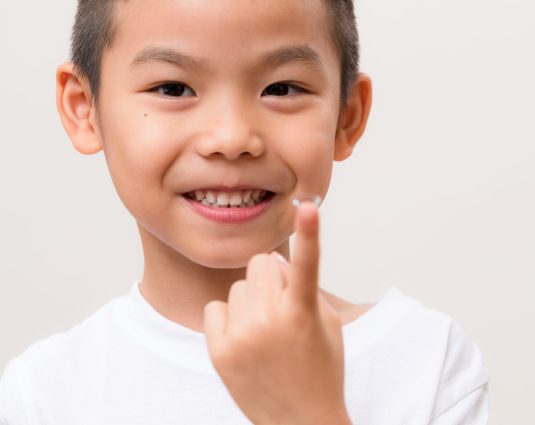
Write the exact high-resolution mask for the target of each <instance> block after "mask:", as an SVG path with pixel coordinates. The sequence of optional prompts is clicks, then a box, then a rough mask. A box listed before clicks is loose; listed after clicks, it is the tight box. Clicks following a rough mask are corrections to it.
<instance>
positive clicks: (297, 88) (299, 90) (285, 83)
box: [149, 81, 307, 98]
mask: <svg viewBox="0 0 535 425" xmlns="http://www.w3.org/2000/svg"><path fill="white" fill-rule="evenodd" d="M277 85H283V86H288V87H290V88H292V89H294V90H295V91H296V92H297V94H303V93H307V90H305V89H304V88H303V87H301V86H298V85H296V84H293V83H291V82H288V81H279V82H277V83H273V84H270V85H269V86H268V87H272V86H277ZM165 86H183V87H185V88H189V89H190V90H191V91H192V92H193V90H192V89H191V88H190V87H189V86H188V85H187V84H184V83H180V82H178V81H168V82H165V83H162V84H159V85H157V86H155V87H153V88H152V89H150V90H149V92H156V93H157V92H158V91H159V89H161V88H162V87H165ZM266 89H267V88H266ZM266 89H264V91H265V90H266ZM262 93H263V92H262ZM162 95H163V96H165V97H172V98H179V97H185V96H169V95H166V94H163V93H162ZM291 96H295V94H294V95H282V96H275V97H291Z"/></svg>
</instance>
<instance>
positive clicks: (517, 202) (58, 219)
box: [0, 0, 535, 425]
mask: <svg viewBox="0 0 535 425" xmlns="http://www.w3.org/2000/svg"><path fill="white" fill-rule="evenodd" d="M74 11H75V2H74V1H72V0H70V1H68V0H61V1H59V0H56V1H54V2H43V1H35V0H34V1H16V2H15V1H10V2H8V1H2V2H1V3H0V52H1V55H2V56H1V67H0V77H1V78H0V124H1V126H0V137H1V151H0V193H1V198H0V199H1V200H0V202H1V208H0V229H1V232H0V256H1V260H0V370H3V367H4V366H5V364H6V363H7V361H8V360H9V359H10V358H11V357H13V356H15V355H17V354H19V353H21V352H22V351H23V350H24V349H25V348H26V347H27V346H28V345H29V344H31V343H32V342H34V341H36V340H38V339H41V338H44V337H47V336H49V335H51V334H53V333H56V332H60V331H64V330H67V329H68V328H69V327H71V326H73V325H74V324H76V323H78V322H80V321H81V320H83V319H84V318H86V317H88V316H89V315H90V314H92V313H93V312H94V311H95V310H96V309H97V308H98V307H100V306H101V305H103V304H104V303H105V302H107V301H108V300H110V299H111V298H113V297H115V296H119V295H122V294H124V293H125V292H126V291H127V290H128V289H129V287H130V285H131V283H132V282H133V281H134V280H135V279H137V278H140V277H141V275H142V253H141V245H140V241H139V238H138V234H137V229H136V227H135V222H134V219H133V218H132V217H131V216H130V215H129V213H128V211H127V210H126V209H125V208H124V207H123V205H122V203H121V202H120V200H119V198H118V196H117V195H116V193H115V189H114V187H113V185H112V182H111V178H110V177H109V174H108V171H107V168H106V163H105V160H104V157H103V154H102V153H99V154H97V155H94V156H84V155H82V154H80V153H78V152H77V151H75V150H74V148H73V147H72V145H71V144H70V141H69V139H68V137H67V136H66V134H65V133H64V131H63V128H62V126H61V124H60V121H59V118H58V116H57V112H56V107H55V68H56V66H57V65H58V64H59V63H60V62H62V61H63V60H65V59H67V58H68V54H69V36H70V30H71V24H72V19H73V17H74ZM357 16H358V17H357V20H358V23H359V29H360V35H361V45H362V50H361V54H362V71H363V72H366V73H367V74H369V75H370V76H371V78H372V81H373V83H374V104H373V108H372V114H371V116H370V122H369V126H368V130H367V132H366V134H365V136H364V137H363V139H362V140H361V141H360V142H359V144H358V145H357V148H356V149H355V152H354V154H353V156H352V157H351V158H349V159H348V160H347V161H345V162H342V163H336V164H335V170H334V174H333V181H332V185H331V189H330V191H329V194H328V196H327V198H326V200H325V202H324V204H323V206H322V210H321V216H322V231H321V236H322V266H321V267H322V269H321V276H322V283H321V285H322V286H323V287H324V288H325V289H327V290H330V291H332V292H334V293H335V294H337V295H339V296H342V297H344V298H347V299H350V300H352V301H354V302H367V301H374V300H376V299H377V298H378V297H379V296H380V295H382V294H383V293H384V292H385V290H386V289H387V288H388V287H389V286H391V285H393V286H397V287H398V288H399V289H401V290H402V291H404V292H405V293H406V294H407V295H409V296H411V297H414V298H416V299H419V300H420V301H422V302H423V303H424V304H426V305H428V306H429V307H432V308H435V309H438V310H440V311H442V312H444V313H446V314H448V315H450V316H452V317H454V318H455V319H457V320H458V321H459V322H460V323H461V324H462V325H463V327H464V328H465V329H466V331H467V332H468V334H469V335H470V336H471V337H472V338H473V340H474V341H476V343H477V344H478V345H479V346H480V348H481V349H482V351H483V354H484V358H485V360H486V363H487V365H488V368H489V371H490V375H491V384H490V389H491V394H490V397H491V422H490V423H491V424H493V425H502V424H515V425H520V424H533V423H535V415H534V414H533V413H532V410H533V406H532V403H533V399H534V396H535V389H534V388H533V386H534V382H535V372H534V367H533V359H535V343H534V334H535V332H534V330H533V328H534V324H535V313H534V309H533V307H532V306H533V299H534V296H535V289H534V286H535V261H534V257H535V225H534V222H533V218H534V217H535V191H534V189H535V167H534V163H535V147H534V146H535V130H534V124H533V122H534V118H535V107H534V102H535V82H534V79H535V60H534V54H533V52H534V41H535V25H533V23H534V22H535V6H534V3H533V2H530V1H528V0H523V1H521V0H507V1H492V0H448V1H439V0H431V1H430V0H405V1H399V0H361V1H358V2H357Z"/></svg>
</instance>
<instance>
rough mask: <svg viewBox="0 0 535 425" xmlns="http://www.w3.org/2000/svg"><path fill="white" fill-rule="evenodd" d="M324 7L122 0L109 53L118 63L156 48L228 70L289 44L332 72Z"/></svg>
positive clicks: (292, 0) (230, 0) (239, 0)
mask: <svg viewBox="0 0 535 425" xmlns="http://www.w3.org/2000/svg"><path fill="white" fill-rule="evenodd" d="M325 7H326V6H325V3H324V0H150V1H149V0H128V1H121V2H117V3H116V8H115V11H114V22H115V30H116V37H115V40H114V44H113V46H112V49H111V50H113V51H114V55H120V56H121V62H122V63H126V62H127V61H128V63H130V62H131V61H133V60H135V58H136V57H139V55H140V53H141V54H142V52H143V51H146V50H147V49H148V48H151V47H154V46H160V47H164V48H165V47H168V48H176V49H177V50H179V51H182V52H185V53H187V54H188V55H191V56H195V57H198V58H200V59H201V60H202V61H203V62H204V64H205V65H206V66H208V67H209V66H210V65H211V64H212V65H213V64H215V63H217V65H218V66H219V67H220V66H222V64H226V65H228V66H229V67H230V66H233V65H236V64H241V65H248V64H251V65H252V64H253V62H254V61H255V60H257V59H258V60H260V58H262V59H263V60H264V61H265V59H266V58H265V52H266V51H273V50H274V49H277V48H280V47H281V46H282V47H284V46H291V45H293V46H302V47H309V48H310V49H312V50H313V51H314V52H316V53H317V54H318V59H319V61H320V62H321V65H322V66H324V67H326V68H333V67H334V68H337V66H338V59H337V54H336V49H335V45H334V41H333V40H332V37H331V35H330V28H329V21H328V17H327V13H326V10H325ZM212 62H213V63H212ZM258 63H259V62H258ZM223 66H224V65H223ZM333 71H335V72H336V70H333Z"/></svg>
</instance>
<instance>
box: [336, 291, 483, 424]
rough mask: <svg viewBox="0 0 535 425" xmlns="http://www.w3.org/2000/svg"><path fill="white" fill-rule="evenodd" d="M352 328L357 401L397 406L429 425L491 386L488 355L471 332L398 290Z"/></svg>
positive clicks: (349, 335)
mask: <svg viewBox="0 0 535 425" xmlns="http://www.w3.org/2000/svg"><path fill="white" fill-rule="evenodd" d="M359 321H361V323H360V324H359V323H358V322H359ZM351 325H352V324H350V327H349V328H348V329H347V331H346V332H345V337H346V338H345V342H347V343H348V346H349V347H348V349H347V355H346V360H347V361H348V364H347V368H348V374H349V379H351V380H352V381H353V382H354V383H355V384H354V385H355V386H356V390H355V396H357V395H358V393H359V392H363V393H366V394H368V396H370V397H374V398H376V399H377V400H382V402H388V403H393V404H394V405H396V406H398V407H399V409H400V412H399V414H400V415H402V414H404V413H407V414H411V413H409V412H419V415H421V419H422V420H423V421H427V422H426V423H428V422H430V421H431V420H432V419H433V418H437V417H439V416H440V415H442V414H443V413H444V412H446V411H447V410H448V409H450V408H451V407H452V406H454V405H457V404H458V403H460V402H461V401H462V400H465V399H466V398H467V397H469V396H470V394H473V393H474V392H475V391H477V390H478V389H482V388H484V387H486V385H487V383H488V381H489V375H488V370H487V367H486V365H485V361H484V358H483V354H482V352H481V350H480V348H479V347H478V345H477V344H476V343H475V342H474V340H473V339H472V338H471V337H470V335H469V334H468V333H467V332H466V330H465V328H464V327H463V326H462V325H461V324H460V323H459V322H458V321H457V320H455V319H454V318H452V317H450V316H449V315H447V314H445V313H443V312H441V311H438V310H435V309H432V308H429V307H427V306H425V305H424V304H423V303H421V302H419V301H417V300H415V299H413V298H410V297H408V296H407V295H405V294H404V293H403V292H401V291H399V290H398V289H396V288H391V289H390V290H389V291H388V292H387V293H386V294H385V296H383V297H382V298H381V299H380V300H379V301H378V302H377V303H376V304H375V305H374V306H373V307H372V308H371V309H370V310H369V311H368V312H366V313H365V314H364V315H363V316H362V317H360V318H359V319H358V320H357V321H356V322H355V324H354V326H353V327H351ZM363 377H366V378H365V379H364V382H366V387H365V388H364V387H362V388H361V384H360V383H359V380H363ZM352 385H353V384H352ZM372 393H373V395H370V394H372ZM357 399H358V398H355V400H357ZM402 411H403V412H402ZM413 416H414V414H413Z"/></svg>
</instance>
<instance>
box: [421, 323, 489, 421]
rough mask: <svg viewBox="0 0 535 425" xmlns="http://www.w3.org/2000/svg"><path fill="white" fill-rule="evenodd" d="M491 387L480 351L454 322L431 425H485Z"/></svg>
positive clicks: (450, 331) (451, 327)
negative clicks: (489, 387) (489, 386)
mask: <svg viewBox="0 0 535 425" xmlns="http://www.w3.org/2000/svg"><path fill="white" fill-rule="evenodd" d="M488 384H489V373H488V370H487V367H486V366H485V363H484V359H483V354H482V353H481V350H480V349H479V347H478V346H477V345H476V344H475V343H474V342H473V341H472V340H471V339H470V337H469V336H468V335H467V334H466V332H465V331H464V329H463V328H462V326H461V325H460V324H459V323H458V322H456V321H455V320H453V321H452V323H451V326H450V329H449V336H448V345H447V352H446V356H445V359H444V363H443V366H442V374H441V379H440V386H439V391H438V395H437V399H436V402H435V408H434V413H433V416H432V420H431V425H486V424H487V422H488V410H489V403H488V392H489V389H488Z"/></svg>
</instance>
